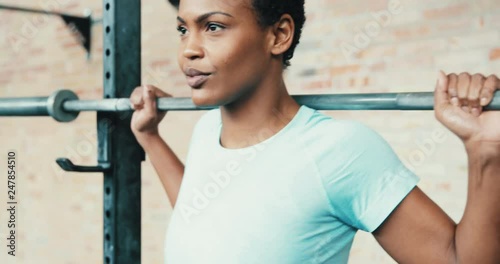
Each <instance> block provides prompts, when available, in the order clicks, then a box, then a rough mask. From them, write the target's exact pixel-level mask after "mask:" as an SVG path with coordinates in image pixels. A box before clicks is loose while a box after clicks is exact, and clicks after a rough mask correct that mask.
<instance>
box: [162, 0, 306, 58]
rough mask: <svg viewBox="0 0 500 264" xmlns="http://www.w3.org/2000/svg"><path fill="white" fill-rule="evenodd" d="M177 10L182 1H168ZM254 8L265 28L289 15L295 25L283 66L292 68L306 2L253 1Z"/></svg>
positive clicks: (302, 24)
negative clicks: (291, 64)
mask: <svg viewBox="0 0 500 264" xmlns="http://www.w3.org/2000/svg"><path fill="white" fill-rule="evenodd" d="M168 1H169V2H170V3H171V4H172V5H173V6H174V7H175V8H179V1H180V0H168ZM251 1H252V7H253V9H254V11H255V13H256V16H257V22H258V24H259V25H260V26H261V27H263V28H265V27H268V26H272V25H274V23H276V22H278V21H279V19H280V18H281V16H282V15H283V14H289V15H290V16H291V17H292V19H293V22H294V24H295V31H294V34H293V40H292V45H291V46H290V48H289V49H288V50H287V51H285V53H284V54H283V65H284V66H285V68H286V67H288V66H290V59H291V58H292V57H293V53H294V51H295V48H296V47H297V44H299V40H300V36H301V34H302V28H303V26H304V23H305V21H306V16H305V10H304V1H305V0H251Z"/></svg>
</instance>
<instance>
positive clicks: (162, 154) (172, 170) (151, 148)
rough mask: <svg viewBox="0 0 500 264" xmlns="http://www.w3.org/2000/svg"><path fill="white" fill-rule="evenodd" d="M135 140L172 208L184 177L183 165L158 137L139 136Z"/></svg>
mask: <svg viewBox="0 0 500 264" xmlns="http://www.w3.org/2000/svg"><path fill="white" fill-rule="evenodd" d="M137 139H138V141H139V144H141V146H142V147H143V149H144V151H145V152H146V153H147V155H148V157H149V159H150V161H151V163H152V164H153V167H154V168H155V170H156V173H157V174H158V177H160V181H161V183H162V185H163V188H164V189H165V192H166V193H167V196H168V199H169V200H170V204H171V205H172V207H174V206H175V202H176V201H177V196H178V194H179V189H180V186H181V182H182V177H183V175H184V165H183V164H182V162H181V161H180V160H179V158H178V157H177V155H175V153H174V152H173V151H172V149H170V147H169V146H168V145H167V143H166V142H165V141H164V140H163V139H162V138H161V137H160V136H159V135H155V136H147V137H146V136H144V137H141V136H139V137H137Z"/></svg>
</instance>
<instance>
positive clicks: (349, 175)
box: [320, 120, 419, 232]
mask: <svg viewBox="0 0 500 264" xmlns="http://www.w3.org/2000/svg"><path fill="white" fill-rule="evenodd" d="M331 128H332V130H330V131H329V132H332V133H331V134H330V135H329V136H328V138H329V139H328V140H327V142H328V144H327V147H328V148H329V151H328V153H327V154H326V157H325V158H324V159H323V160H325V162H324V164H323V165H322V166H321V167H320V172H321V173H320V175H321V177H322V183H323V185H324V188H325V191H326V194H327V196H328V199H329V202H330V205H331V210H332V211H333V214H334V216H335V217H337V218H339V219H340V220H341V221H343V222H344V223H346V224H348V225H351V226H353V227H354V228H357V229H361V230H364V231H367V232H373V231H374V230H375V229H376V228H377V227H378V226H379V225H380V224H381V223H382V222H383V221H384V220H385V219H386V218H387V217H388V216H389V214H390V213H391V212H392V211H393V210H394V209H395V207H396V206H397V205H398V204H399V203H400V202H401V201H402V200H403V199H404V198H405V197H406V195H407V194H408V193H409V192H410V191H411V190H412V189H413V188H414V187H415V185H416V184H417V183H418V181H419V178H418V177H417V176H416V175H415V174H414V173H413V172H411V171H410V170H409V169H408V168H407V167H406V166H405V165H404V164H403V163H402V162H401V160H400V159H399V158H398V156H397V155H396V153H395V152H394V150H393V149H392V148H391V146H390V145H389V144H388V143H387V141H385V140H384V139H383V138H382V137H381V136H380V135H379V134H378V133H377V132H375V131H374V130H372V129H371V128H369V127H367V126H366V125H363V124H362V123H359V122H356V121H347V120H343V121H342V120H334V121H333V122H332V127H331Z"/></svg>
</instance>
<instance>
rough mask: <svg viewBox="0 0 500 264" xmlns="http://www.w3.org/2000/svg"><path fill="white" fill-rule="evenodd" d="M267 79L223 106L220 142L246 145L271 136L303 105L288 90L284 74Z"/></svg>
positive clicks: (226, 146)
mask: <svg viewBox="0 0 500 264" xmlns="http://www.w3.org/2000/svg"><path fill="white" fill-rule="evenodd" d="M268 76H279V78H276V79H274V80H273V79H272V78H271V79H268V80H266V79H264V80H263V82H262V83H261V84H260V85H259V86H258V87H257V88H256V89H253V90H251V91H250V92H248V93H247V94H245V95H242V96H240V98H239V99H238V100H236V101H235V102H233V103H231V104H228V105H224V106H221V107H220V110H221V118H222V130H221V134H220V144H221V145H222V146H223V147H225V148H244V147H248V146H252V145H255V144H257V143H259V142H262V141H264V140H266V139H267V138H270V137H271V136H273V135H274V134H276V133H277V132H278V131H280V130H281V129H282V128H283V127H285V126H286V125H287V124H288V123H289V122H290V121H291V120H292V119H293V117H294V116H295V114H296V113H297V111H298V109H299V108H300V105H299V104H297V102H295V100H294V99H293V98H292V97H291V96H290V95H289V94H288V92H287V89H286V85H285V83H284V80H283V77H282V75H281V73H280V74H276V73H269V74H268Z"/></svg>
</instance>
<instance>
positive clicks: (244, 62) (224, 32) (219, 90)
mask: <svg viewBox="0 0 500 264" xmlns="http://www.w3.org/2000/svg"><path fill="white" fill-rule="evenodd" d="M250 1H251V0H181V1H180V5H179V12H178V17H177V24H178V31H179V34H180V39H181V44H180V48H179V53H178V62H179V66H180V68H181V70H182V71H183V72H184V74H185V75H186V79H187V82H188V84H189V85H190V86H191V87H192V90H191V91H192V100H193V102H194V103H195V104H196V105H198V106H202V105H210V106H219V105H226V104H229V103H232V102H234V101H235V100H238V99H239V98H240V97H241V96H244V95H245V93H247V92H250V91H251V90H253V89H254V88H255V87H256V86H257V85H258V84H259V82H260V79H261V78H262V76H263V75H264V74H265V72H266V69H267V68H268V67H269V62H270V60H271V53H270V51H269V39H268V38H267V35H266V32H267V30H265V31H264V30H262V29H261V28H260V27H259V26H258V24H257V20H256V17H255V14H254V13H253V10H252V7H251V3H250Z"/></svg>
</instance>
